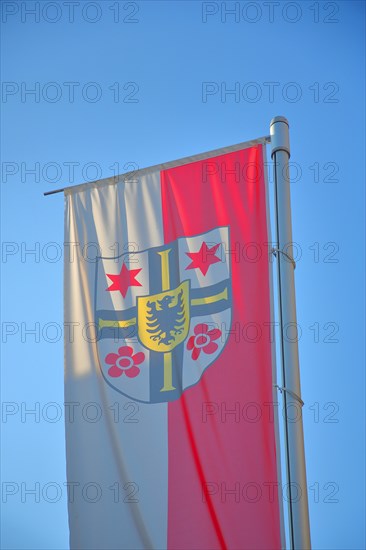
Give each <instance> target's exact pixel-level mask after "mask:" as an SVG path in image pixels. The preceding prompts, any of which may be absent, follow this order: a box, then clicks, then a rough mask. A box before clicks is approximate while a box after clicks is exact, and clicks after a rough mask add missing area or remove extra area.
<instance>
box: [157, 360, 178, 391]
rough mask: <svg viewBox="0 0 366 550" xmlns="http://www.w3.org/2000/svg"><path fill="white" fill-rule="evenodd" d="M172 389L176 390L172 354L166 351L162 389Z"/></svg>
mask: <svg viewBox="0 0 366 550" xmlns="http://www.w3.org/2000/svg"><path fill="white" fill-rule="evenodd" d="M172 390H175V387H174V386H173V372H172V354H171V353H170V352H168V353H164V386H163V387H162V388H161V390H160V391H172Z"/></svg>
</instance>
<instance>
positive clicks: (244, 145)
mask: <svg viewBox="0 0 366 550" xmlns="http://www.w3.org/2000/svg"><path fill="white" fill-rule="evenodd" d="M270 142H271V137H270V136H263V137H260V138H257V139H252V140H249V141H243V142H241V143H237V144H235V145H229V146H227V147H221V148H219V149H213V150H211V151H206V152H204V153H198V154H196V155H191V156H189V157H183V158H180V159H177V160H172V161H168V162H164V163H161V164H155V165H153V166H148V167H146V168H141V169H140V170H133V171H130V172H125V173H123V174H119V175H118V176H112V177H110V178H103V179H100V180H96V181H91V182H87V183H81V184H79V185H73V186H70V187H65V188H64V189H62V190H61V189H60V191H63V192H64V193H65V195H71V194H73V193H78V192H83V191H86V190H87V189H91V188H93V187H96V186H98V187H100V186H106V185H113V184H117V183H120V182H122V181H125V182H126V181H130V182H133V181H135V178H137V177H139V176H143V175H147V174H150V173H152V172H158V171H159V172H160V171H161V170H168V169H170V168H176V167H178V166H184V165H185V164H190V163H191V162H197V161H201V160H205V159H209V158H213V157H217V156H220V155H224V154H228V153H233V152H234V151H240V150H242V149H248V148H250V147H254V146H255V145H265V144H267V143H270Z"/></svg>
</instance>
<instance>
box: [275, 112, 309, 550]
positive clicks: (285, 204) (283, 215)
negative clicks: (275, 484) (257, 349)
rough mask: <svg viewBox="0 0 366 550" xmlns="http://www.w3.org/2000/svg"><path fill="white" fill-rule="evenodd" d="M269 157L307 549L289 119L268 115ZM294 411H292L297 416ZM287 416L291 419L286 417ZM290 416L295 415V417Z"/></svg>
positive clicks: (294, 526)
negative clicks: (272, 169)
mask: <svg viewBox="0 0 366 550" xmlns="http://www.w3.org/2000/svg"><path fill="white" fill-rule="evenodd" d="M270 133H271V149H272V150H271V156H272V159H273V161H274V179H275V209H276V235H277V238H276V240H277V245H276V246H277V248H276V249H275V250H274V252H275V254H276V256H277V266H278V294H279V315H280V335H281V362H282V379H283V387H282V388H280V389H281V390H282V391H283V396H284V418H285V439H286V467H287V477H288V487H289V491H288V492H289V494H288V499H289V523H290V543H291V548H292V549H294V550H308V549H310V548H311V542H310V525H309V510H308V494H307V483H306V468H305V450H304V432H303V424H302V414H301V413H302V411H301V406H302V405H303V402H302V400H301V390H300V372H299V350H298V342H297V340H298V339H297V324H296V302H295V281H294V267H295V263H294V262H293V260H292V258H293V247H292V224H291V203H290V178H289V166H288V161H289V158H290V142H289V124H288V121H287V119H286V118H285V117H282V116H278V117H275V118H273V119H272V120H271V123H270ZM295 415H296V416H295ZM289 418H290V420H289ZM294 418H295V419H296V420H295V421H294Z"/></svg>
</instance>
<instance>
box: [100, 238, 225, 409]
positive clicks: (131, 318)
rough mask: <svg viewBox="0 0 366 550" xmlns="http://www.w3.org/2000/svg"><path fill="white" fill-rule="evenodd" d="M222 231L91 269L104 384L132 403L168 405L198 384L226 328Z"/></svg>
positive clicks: (217, 351)
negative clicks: (94, 270)
mask: <svg viewBox="0 0 366 550" xmlns="http://www.w3.org/2000/svg"><path fill="white" fill-rule="evenodd" d="M229 244H230V243H229V228H228V227H217V228H215V229H212V230H211V231H209V232H207V233H205V234H201V235H194V236H190V237H181V238H179V239H176V240H175V241H173V242H170V243H169V244H164V245H161V246H157V247H153V248H150V249H148V250H143V251H138V252H133V253H131V252H126V253H124V254H121V255H120V256H115V257H108V258H106V257H100V258H98V259H97V262H96V292H95V315H96V323H97V326H98V329H99V338H98V355H99V364H100V368H101V371H102V374H103V377H104V379H105V380H106V382H108V384H109V385H111V386H112V387H113V388H114V389H116V390H117V391H119V392H120V393H122V394H123V395H125V396H127V397H129V398H130V399H133V400H135V401H141V402H144V403H161V402H167V401H174V400H176V399H178V398H179V397H180V395H181V394H182V392H183V391H185V390H186V389H187V388H189V387H190V386H193V385H195V384H197V383H198V382H199V380H200V379H201V377H202V375H203V373H204V371H205V370H206V369H207V368H208V367H209V366H210V365H211V364H213V363H214V361H215V360H216V358H217V357H218V355H219V354H220V353H221V352H222V350H223V348H224V347H225V344H226V341H227V337H228V335H229V333H230V326H231V278H230V261H229V259H230V246H229Z"/></svg>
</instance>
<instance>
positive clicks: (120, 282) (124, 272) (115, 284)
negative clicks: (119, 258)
mask: <svg viewBox="0 0 366 550" xmlns="http://www.w3.org/2000/svg"><path fill="white" fill-rule="evenodd" d="M140 271H141V269H128V267H126V265H125V264H123V265H122V269H121V271H120V273H119V274H118V275H112V274H111V275H110V274H109V273H107V274H106V275H107V277H109V278H110V280H111V281H112V284H111V286H109V287H108V288H106V290H109V291H112V290H119V291H120V293H121V294H122V296H123V297H124V298H125V296H126V294H127V290H128V289H129V287H130V286H142V284H141V283H139V282H138V281H136V275H137V274H138V273H140Z"/></svg>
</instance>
